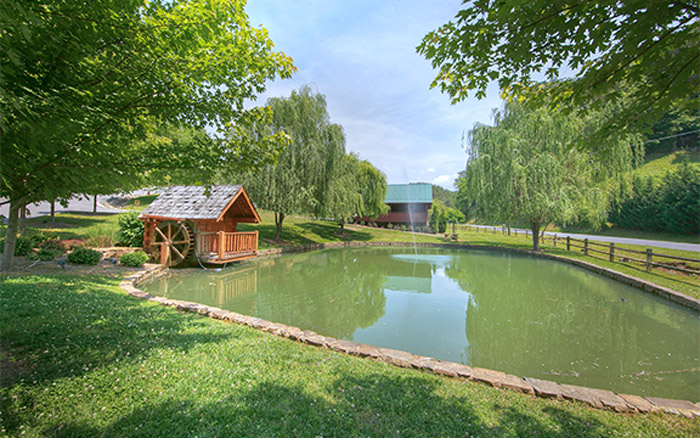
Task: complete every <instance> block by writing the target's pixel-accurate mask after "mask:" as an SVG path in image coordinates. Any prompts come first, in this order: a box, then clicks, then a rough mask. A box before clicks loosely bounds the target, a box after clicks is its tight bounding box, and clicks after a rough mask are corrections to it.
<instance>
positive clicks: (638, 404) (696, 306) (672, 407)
mask: <svg viewBox="0 0 700 438" xmlns="http://www.w3.org/2000/svg"><path fill="white" fill-rule="evenodd" d="M389 246H394V247H413V246H414V244H413V243H408V242H331V243H320V244H310V245H304V246H298V247H286V248H275V249H269V250H264V251H260V252H259V257H272V256H277V255H281V254H288V253H295V252H306V251H314V250H321V249H329V248H342V247H389ZM415 246H419V247H437V248H439V247H443V248H445V247H446V248H455V249H479V250H496V251H500V252H509V253H517V254H523V255H533V256H536V257H542V258H547V259H551V260H556V261H561V262H564V263H569V264H572V265H575V266H579V267H582V268H584V269H587V270H590V271H593V272H596V273H599V274H601V275H604V276H606V277H609V278H613V279H615V280H618V281H621V282H623V283H625V284H628V285H632V286H635V287H637V288H639V289H642V290H644V291H647V292H650V293H652V294H655V295H658V296H661V297H664V298H667V299H669V300H671V301H673V302H676V303H678V304H682V305H684V306H685V307H689V308H691V309H693V310H695V311H700V300H696V299H693V298H691V297H688V296H686V295H683V294H681V293H679V292H676V291H673V290H670V289H667V288H663V287H660V286H658V285H655V284H653V283H650V282H647V281H643V280H640V279H637V278H634V277H631V276H628V275H625V274H621V273H619V272H616V271H612V270H608V269H605V268H601V267H598V266H595V265H592V264H589V263H586V262H582V261H578V260H572V259H567V258H565V257H560V256H554V255H551V254H542V253H535V252H533V251H525V250H518V249H512V248H502V247H489V246H474V245H465V244H440V243H416V244H415ZM242 263H246V262H242ZM165 272H166V270H165V269H164V268H163V267H162V266H158V267H155V268H151V269H147V270H144V271H141V272H139V273H136V274H134V275H132V276H130V277H128V278H127V279H125V280H124V281H122V282H121V284H120V286H121V287H122V289H124V290H125V291H126V292H127V293H129V294H130V295H132V296H135V297H138V298H142V299H146V300H149V301H153V302H158V303H160V304H162V305H166V306H170V307H175V308H177V309H180V310H183V311H188V312H196V313H199V314H202V315H206V316H208V317H211V318H214V319H220V320H225V321H230V322H234V323H237V324H241V325H247V326H250V327H253V328H256V329H258V330H262V331H265V332H269V333H273V334H275V335H277V336H280V337H284V338H290V339H293V340H296V341H299V342H302V343H305V344H309V345H314V346H317V347H322V348H328V349H331V350H334V351H339V352H343V353H346V354H350V355H354V356H359V357H370V358H372V359H375V360H379V361H383V362H386V363H390V364H393V365H395V366H399V367H403V368H415V369H420V370H423V371H429V372H432V373H436V374H440V375H444V376H448V377H453V378H461V379H464V380H468V381H477V382H481V383H485V384H487V385H490V386H493V387H498V388H504V389H509V390H512V391H516V392H521V393H525V394H530V395H534V396H537V397H542V398H552V399H559V400H578V401H581V402H583V403H585V404H587V405H589V406H591V407H594V408H597V409H606V410H613V411H616V412H626V413H634V412H637V413H647V412H653V411H664V412H670V413H673V414H677V415H683V416H686V417H691V418H692V417H700V403H699V404H693V403H692V402H690V401H686V400H672V399H663V398H655V397H641V396H635V395H627V394H616V393H614V392H612V391H608V390H601V389H594V388H586V387H580V386H574V385H566V384H558V383H555V382H552V381H547V380H540V379H533V378H528V377H525V378H521V377H518V376H514V375H511V374H506V373H503V372H500V371H492V370H488V369H483V368H478V367H470V366H466V365H463V364H458V363H454V362H449V361H442V360H437V359H434V358H430V357H425V356H419V355H414V354H411V353H407V352H404V351H400V350H394V349H389V348H379V347H374V346H371V345H366V344H360V343H356V342H352V341H346V340H342V339H335V338H332V337H327V336H322V335H319V334H317V333H315V332H312V331H308V330H302V329H300V328H298V327H292V326H287V325H285V324H279V323H274V322H270V321H266V320H263V319H260V318H256V317H251V316H246V315H241V314H239V313H236V312H230V311H226V310H223V309H219V308H216V307H211V306H206V305H203V304H199V303H193V302H188V301H181V300H172V299H168V298H164V297H159V296H154V295H151V294H148V293H146V292H144V291H142V290H140V289H138V285H139V284H140V283H142V282H144V281H146V280H149V279H152V278H154V277H157V276H160V275H163V274H164V273H165Z"/></svg>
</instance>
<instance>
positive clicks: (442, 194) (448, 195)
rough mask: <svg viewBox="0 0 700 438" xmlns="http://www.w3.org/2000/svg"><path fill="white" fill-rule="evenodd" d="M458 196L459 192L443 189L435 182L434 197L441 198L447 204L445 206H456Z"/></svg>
mask: <svg viewBox="0 0 700 438" xmlns="http://www.w3.org/2000/svg"><path fill="white" fill-rule="evenodd" d="M456 198H457V192H454V191H452V190H447V189H443V188H442V187H440V186H438V185H435V184H433V199H439V200H440V201H442V203H443V204H445V207H454V206H455V201H456Z"/></svg>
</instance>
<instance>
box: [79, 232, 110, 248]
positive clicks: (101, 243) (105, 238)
mask: <svg viewBox="0 0 700 438" xmlns="http://www.w3.org/2000/svg"><path fill="white" fill-rule="evenodd" d="M85 245H86V246H89V247H92V248H109V247H111V246H114V237H112V236H109V235H106V234H96V235H94V236H90V237H88V238H87V240H86V241H85Z"/></svg>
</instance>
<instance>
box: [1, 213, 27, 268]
mask: <svg viewBox="0 0 700 438" xmlns="http://www.w3.org/2000/svg"><path fill="white" fill-rule="evenodd" d="M20 205H21V206H22V207H24V203H20V202H10V212H9V217H8V218H7V234H6V235H5V247H4V249H3V253H2V261H0V271H9V270H10V268H11V267H12V260H13V259H14V256H15V244H16V243H17V229H18V228H19V210H20Z"/></svg>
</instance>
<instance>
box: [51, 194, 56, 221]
mask: <svg viewBox="0 0 700 438" xmlns="http://www.w3.org/2000/svg"><path fill="white" fill-rule="evenodd" d="M54 222H56V200H55V199H53V200H51V223H54Z"/></svg>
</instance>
